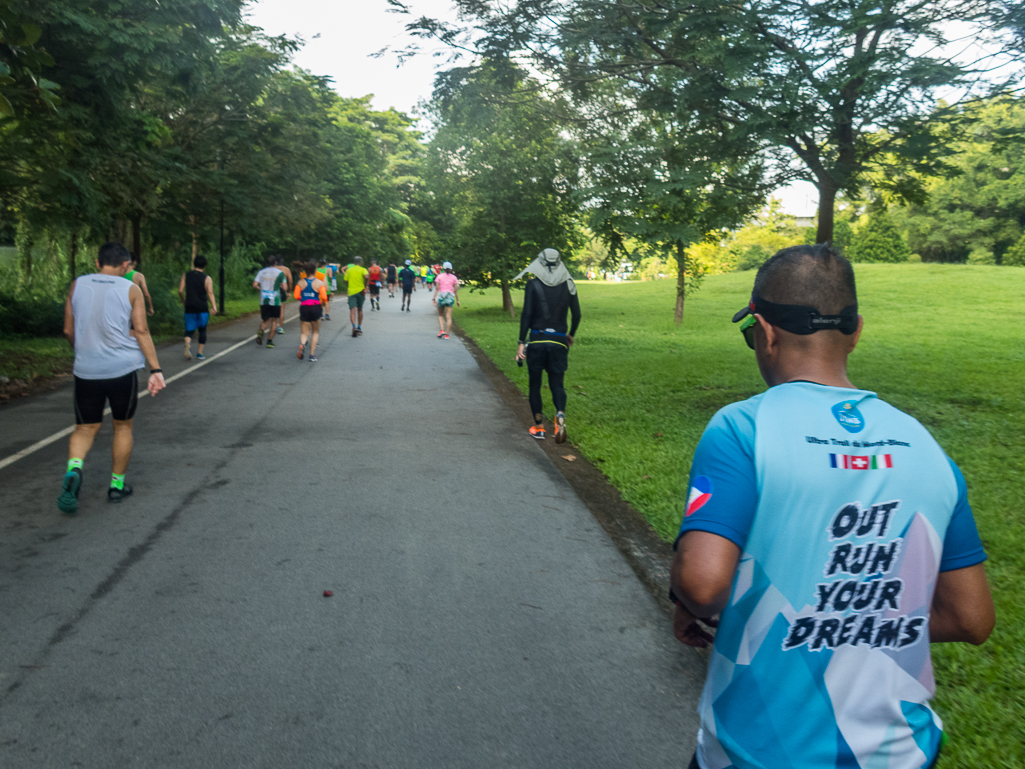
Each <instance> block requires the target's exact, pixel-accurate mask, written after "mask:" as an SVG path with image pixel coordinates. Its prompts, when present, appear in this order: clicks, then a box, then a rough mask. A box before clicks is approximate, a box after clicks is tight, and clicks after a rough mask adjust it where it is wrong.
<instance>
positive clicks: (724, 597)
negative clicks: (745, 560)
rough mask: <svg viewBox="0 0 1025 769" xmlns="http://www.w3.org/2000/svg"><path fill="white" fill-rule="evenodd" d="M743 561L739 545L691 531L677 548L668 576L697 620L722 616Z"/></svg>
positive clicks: (679, 596) (678, 594)
mask: <svg viewBox="0 0 1025 769" xmlns="http://www.w3.org/2000/svg"><path fill="white" fill-rule="evenodd" d="M739 561H740V548H739V547H737V545H736V544H734V543H733V542H731V541H730V540H728V539H726V537H720V536H719V535H718V534H712V533H711V532H708V531H697V530H696V531H688V532H687V533H686V534H684V535H683V536H682V537H681V538H680V541H679V542H678V543H677V545H676V557H675V558H674V559H673V567H672V570H671V572H670V575H669V579H670V585H671V586H672V588H673V593H674V594H675V595H676V597H677V598H678V599H679V600H680V602H681V603H682V604H683V606H684V608H685V609H686V610H687V611H689V612H690V613H691V614H693V615H694V616H695V617H711V616H712V615H713V614H718V613H719V612H721V611H722V610H723V609H724V608H725V606H726V602H727V601H729V599H730V589H731V588H732V587H733V576H734V574H736V572H737V564H738V563H739Z"/></svg>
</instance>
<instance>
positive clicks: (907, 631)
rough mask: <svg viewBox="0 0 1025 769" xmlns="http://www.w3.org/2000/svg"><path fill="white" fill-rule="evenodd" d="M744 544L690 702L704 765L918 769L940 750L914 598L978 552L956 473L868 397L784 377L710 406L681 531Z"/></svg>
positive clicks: (924, 625)
mask: <svg viewBox="0 0 1025 769" xmlns="http://www.w3.org/2000/svg"><path fill="white" fill-rule="evenodd" d="M694 530H699V531H707V532H711V533H714V534H718V535H720V536H722V537H725V538H727V539H729V540H731V541H732V542H734V543H735V544H736V545H737V546H738V547H740V548H741V551H742V555H741V559H740V564H739V567H738V569H737V574H736V576H735V578H734V582H733V589H732V593H731V595H730V599H729V603H728V604H727V606H726V608H725V609H724V610H723V612H722V615H721V619H720V625H719V630H718V632H717V634H716V639H715V646H714V649H713V650H712V654H711V659H710V661H709V668H708V678H707V680H706V682H705V688H704V691H703V693H702V697H701V704H700V715H701V729H700V730H699V732H698V763H699V765H700V766H701V767H702V769H732V768H733V767H736V769H779V767H788V768H789V769H823V768H824V767H836V768H837V769H840V768H841V767H843V769H857V768H859V767H860V769H921V768H922V767H927V766H928V765H929V764H930V762H931V761H932V760H933V758H934V757H935V755H936V753H937V751H938V750H939V745H940V737H941V734H942V723H941V721H940V718H939V716H937V715H936V713H935V712H933V710H932V709H931V708H930V707H929V705H928V702H929V700H930V699H931V698H932V695H933V693H934V691H935V682H934V680H933V673H932V662H931V658H930V655H929V632H928V623H929V607H930V604H931V602H932V594H933V590H934V588H935V586H936V577H937V574H938V573H939V572H940V571H951V570H954V569H961V568H965V567H967V566H972V565H974V564H977V563H981V562H982V561H984V560H985V559H986V554H985V552H984V551H983V548H982V542H981V541H980V539H979V533H978V530H977V529H976V526H975V520H974V517H973V516H972V510H971V507H970V506H969V505H968V497H967V489H966V486H965V482H964V477H963V476H962V475H961V472H960V470H958V468H957V466H956V465H954V463H953V462H952V461H951V460H950V459H949V458H948V457H947V456H946V454H944V452H943V450H942V449H941V448H940V446H939V444H937V443H936V441H935V440H934V439H933V437H932V436H931V435H930V434H929V432H928V431H927V430H926V429H925V428H924V427H923V426H922V425H921V424H919V423H918V421H917V420H915V419H913V418H912V417H910V416H908V415H907V414H904V413H903V412H901V411H898V410H897V409H895V408H894V407H893V406H890V405H889V404H887V403H885V402H883V401H881V400H879V399H878V398H877V397H876V395H875V393H872V392H867V391H865V390H850V389H845V388H838V387H826V386H823V385H817V384H812V383H806V382H794V383H789V384H784V385H780V386H777V387H773V388H771V389H769V390H768V391H767V392H765V393H762V394H761V395H757V396H755V397H753V398H750V399H748V400H746V401H743V402H740V403H734V404H732V405H730V406H727V407H725V408H723V409H722V410H720V411H719V412H718V413H717V414H716V415H715V416H714V417H713V418H712V420H711V422H710V423H709V424H708V427H707V428H706V429H705V432H704V435H703V436H702V438H701V441H700V443H699V444H698V447H697V450H696V452H695V455H694V462H693V465H692V467H691V476H690V495H689V498H688V503H687V507H686V510H685V516H684V519H683V524H682V526H681V527H680V534H681V536H682V535H683V534H685V533H686V532H688V531H694Z"/></svg>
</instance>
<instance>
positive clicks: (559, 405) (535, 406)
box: [530, 369, 566, 419]
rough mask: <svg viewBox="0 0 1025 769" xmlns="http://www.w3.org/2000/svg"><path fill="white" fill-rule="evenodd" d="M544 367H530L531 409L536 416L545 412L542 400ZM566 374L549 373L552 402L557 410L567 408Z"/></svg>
mask: <svg viewBox="0 0 1025 769" xmlns="http://www.w3.org/2000/svg"><path fill="white" fill-rule="evenodd" d="M544 374H545V371H544V369H530V410H531V411H533V412H534V418H535V419H537V415H538V414H543V413H544V410H543V409H544V406H543V404H542V402H541V382H542V378H543V377H544ZM565 380H566V375H565V374H552V373H549V374H548V387H549V389H550V390H551V391H552V402H553V403H554V404H555V410H556V411H565V410H566V387H565V384H564V382H565Z"/></svg>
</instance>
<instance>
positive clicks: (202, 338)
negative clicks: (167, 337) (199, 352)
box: [192, 326, 206, 344]
mask: <svg viewBox="0 0 1025 769" xmlns="http://www.w3.org/2000/svg"><path fill="white" fill-rule="evenodd" d="M192 333H194V334H198V336H197V339H198V341H199V343H200V344H206V326H200V327H199V328H197V329H196V330H195V331H193V332H192Z"/></svg>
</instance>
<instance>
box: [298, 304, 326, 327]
mask: <svg viewBox="0 0 1025 769" xmlns="http://www.w3.org/2000/svg"><path fill="white" fill-rule="evenodd" d="M323 314H324V308H323V307H322V306H321V305H319V304H301V305H299V320H300V321H301V322H303V323H313V322H314V321H315V320H320V316H321V315H323Z"/></svg>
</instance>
